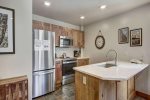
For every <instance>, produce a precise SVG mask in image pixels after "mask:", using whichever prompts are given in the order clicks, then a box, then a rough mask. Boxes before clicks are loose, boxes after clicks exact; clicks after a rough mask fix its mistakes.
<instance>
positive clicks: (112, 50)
mask: <svg viewBox="0 0 150 100" xmlns="http://www.w3.org/2000/svg"><path fill="white" fill-rule="evenodd" d="M111 52H112V53H115V57H114V59H115V62H114V65H115V66H117V57H118V54H117V52H116V50H114V49H110V50H109V51H108V52H107V54H106V58H107V57H108V55H109V54H110V53H111Z"/></svg>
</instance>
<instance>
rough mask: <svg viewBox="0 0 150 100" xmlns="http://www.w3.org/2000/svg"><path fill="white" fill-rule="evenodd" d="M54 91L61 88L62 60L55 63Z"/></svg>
mask: <svg viewBox="0 0 150 100" xmlns="http://www.w3.org/2000/svg"><path fill="white" fill-rule="evenodd" d="M55 65H56V71H55V76H56V89H58V88H60V87H61V86H62V60H59V61H56V64H55Z"/></svg>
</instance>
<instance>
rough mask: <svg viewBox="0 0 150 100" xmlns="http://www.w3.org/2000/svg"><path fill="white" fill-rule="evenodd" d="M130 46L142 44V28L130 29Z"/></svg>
mask: <svg viewBox="0 0 150 100" xmlns="http://www.w3.org/2000/svg"><path fill="white" fill-rule="evenodd" d="M130 46H131V47H135V46H142V28H139V29H134V30H130Z"/></svg>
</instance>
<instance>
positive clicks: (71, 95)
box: [33, 83, 145, 100]
mask: <svg viewBox="0 0 150 100" xmlns="http://www.w3.org/2000/svg"><path fill="white" fill-rule="evenodd" d="M33 100H75V90H74V84H73V83H72V84H68V85H65V86H63V87H62V88H61V89H58V90H56V91H55V92H53V93H50V94H47V95H45V96H42V97H39V98H36V99H33ZM134 100H145V99H143V98H141V97H136V98H135V99H134Z"/></svg>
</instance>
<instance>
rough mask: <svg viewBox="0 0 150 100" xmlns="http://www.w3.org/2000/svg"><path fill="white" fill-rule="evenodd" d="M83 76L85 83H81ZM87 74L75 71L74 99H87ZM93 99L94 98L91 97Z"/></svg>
mask: <svg viewBox="0 0 150 100" xmlns="http://www.w3.org/2000/svg"><path fill="white" fill-rule="evenodd" d="M83 77H84V78H85V81H86V82H85V83H83ZM87 82H88V76H87V75H86V74H82V73H79V72H77V71H76V72H75V91H76V93H75V100H89V99H88V91H89V90H88V83H87ZM93 100H94V99H93Z"/></svg>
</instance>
